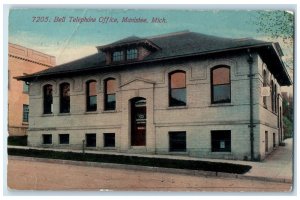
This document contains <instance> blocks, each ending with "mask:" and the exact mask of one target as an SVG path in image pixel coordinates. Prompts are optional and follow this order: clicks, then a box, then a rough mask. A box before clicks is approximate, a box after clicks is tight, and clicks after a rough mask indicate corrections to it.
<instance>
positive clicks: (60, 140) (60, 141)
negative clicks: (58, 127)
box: [58, 133, 70, 145]
mask: <svg viewBox="0 0 300 200" xmlns="http://www.w3.org/2000/svg"><path fill="white" fill-rule="evenodd" d="M62 136H68V139H67V141H68V142H67V143H62V138H61V137H62ZM58 140H59V144H61V145H66V144H70V134H68V133H62V134H58Z"/></svg>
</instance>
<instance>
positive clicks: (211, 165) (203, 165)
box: [8, 148, 251, 174]
mask: <svg viewBox="0 0 300 200" xmlns="http://www.w3.org/2000/svg"><path fill="white" fill-rule="evenodd" d="M8 155H14V156H25V157H36V158H49V159H61V160H75V161H88V162H101V163H116V164H126V165H141V166H151V167H164V168H175V169H189V170H203V171H212V172H226V173H234V174H244V173H246V172H248V171H249V170H250V169H251V166H249V165H240V164H232V163H221V162H209V161H198V160H177V159H168V158H149V157H139V156H131V155H128V156H127V155H111V154H93V153H84V154H83V153H77V152H60V151H52V150H37V149H17V148H8Z"/></svg>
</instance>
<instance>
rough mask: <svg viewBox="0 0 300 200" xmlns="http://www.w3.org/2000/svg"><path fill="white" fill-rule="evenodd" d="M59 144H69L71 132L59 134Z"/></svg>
mask: <svg viewBox="0 0 300 200" xmlns="http://www.w3.org/2000/svg"><path fill="white" fill-rule="evenodd" d="M59 144H69V134H59Z"/></svg>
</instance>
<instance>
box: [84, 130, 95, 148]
mask: <svg viewBox="0 0 300 200" xmlns="http://www.w3.org/2000/svg"><path fill="white" fill-rule="evenodd" d="M85 142H86V146H87V147H96V133H87V134H85Z"/></svg>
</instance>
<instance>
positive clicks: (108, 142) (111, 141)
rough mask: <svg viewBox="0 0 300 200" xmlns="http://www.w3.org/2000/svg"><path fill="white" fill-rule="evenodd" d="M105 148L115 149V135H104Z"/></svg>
mask: <svg viewBox="0 0 300 200" xmlns="http://www.w3.org/2000/svg"><path fill="white" fill-rule="evenodd" d="M104 147H115V134H114V133H104Z"/></svg>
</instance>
